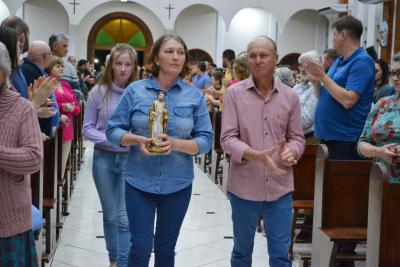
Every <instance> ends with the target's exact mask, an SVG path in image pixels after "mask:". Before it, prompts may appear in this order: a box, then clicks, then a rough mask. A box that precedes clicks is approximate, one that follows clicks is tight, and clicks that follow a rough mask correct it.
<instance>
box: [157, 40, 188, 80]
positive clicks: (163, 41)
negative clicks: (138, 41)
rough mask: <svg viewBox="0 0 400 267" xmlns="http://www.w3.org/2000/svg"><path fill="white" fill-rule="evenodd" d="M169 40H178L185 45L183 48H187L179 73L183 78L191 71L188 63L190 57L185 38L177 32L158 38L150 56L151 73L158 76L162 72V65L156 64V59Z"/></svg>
mask: <svg viewBox="0 0 400 267" xmlns="http://www.w3.org/2000/svg"><path fill="white" fill-rule="evenodd" d="M169 40H175V41H177V42H178V43H180V44H181V45H182V46H183V49H184V50H185V63H184V64H183V68H182V71H181V73H179V77H180V78H183V77H185V75H186V74H187V73H190V68H189V65H188V59H189V55H188V49H187V46H186V44H185V41H183V39H182V38H181V37H180V36H178V35H175V34H164V35H163V36H161V37H160V38H158V39H157V41H156V42H155V43H154V44H153V47H152V48H151V53H150V58H149V63H150V66H151V74H152V75H154V76H156V77H157V76H158V73H159V72H160V67H159V66H158V65H157V64H156V62H155V60H156V57H157V56H158V53H159V52H160V49H161V47H162V46H163V44H164V43H165V42H167V41H169Z"/></svg>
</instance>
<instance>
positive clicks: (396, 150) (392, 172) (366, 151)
mask: <svg viewBox="0 0 400 267" xmlns="http://www.w3.org/2000/svg"><path fill="white" fill-rule="evenodd" d="M390 76H391V78H392V81H393V85H394V88H395V89H396V94H395V95H392V96H387V97H383V98H381V99H380V100H378V102H376V104H375V105H374V107H373V108H372V110H371V111H370V113H369V114H368V118H367V121H366V123H365V126H364V130H363V132H362V134H361V136H360V139H359V141H358V146H357V147H358V153H359V154H360V155H361V156H363V157H366V158H376V159H377V160H378V161H380V162H382V163H383V164H384V165H385V167H386V168H387V170H388V172H389V179H390V181H392V182H396V183H399V182H400V127H399V125H400V115H399V106H400V53H398V54H396V55H394V56H393V65H392V71H391V72H390Z"/></svg>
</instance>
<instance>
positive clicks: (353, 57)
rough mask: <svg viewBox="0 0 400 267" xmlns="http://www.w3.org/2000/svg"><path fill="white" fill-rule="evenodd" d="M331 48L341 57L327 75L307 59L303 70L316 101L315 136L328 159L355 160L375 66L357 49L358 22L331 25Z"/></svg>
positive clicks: (342, 20) (349, 19)
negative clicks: (326, 148)
mask: <svg viewBox="0 0 400 267" xmlns="http://www.w3.org/2000/svg"><path fill="white" fill-rule="evenodd" d="M332 29H333V46H334V48H335V50H336V52H337V53H338V55H340V57H339V58H338V59H337V60H336V61H335V62H334V63H333V65H332V66H331V68H330V69H329V71H328V73H325V70H324V68H323V65H322V64H320V63H318V62H317V61H315V60H313V59H311V58H309V57H306V58H304V60H303V61H302V67H303V68H304V69H305V71H306V72H307V74H308V77H309V78H310V81H311V82H312V84H313V88H314V94H315V96H316V97H317V98H318V103H317V109H316V113H315V136H316V137H317V138H318V139H320V140H321V143H324V144H326V145H327V147H328V150H329V158H330V159H342V160H356V159H360V157H359V156H358V153H357V140H358V137H359V136H360V135H361V132H362V130H363V128H364V124H365V120H366V119H367V115H368V112H369V110H370V109H371V103H372V94H373V91H374V87H375V66H374V62H373V61H372V59H371V57H370V56H369V55H368V54H367V52H365V50H364V49H363V48H362V47H360V38H361V34H362V31H363V26H362V24H361V21H359V20H358V19H356V18H354V17H352V16H346V17H342V18H340V19H339V20H337V21H336V22H335V23H334V24H333V25H332Z"/></svg>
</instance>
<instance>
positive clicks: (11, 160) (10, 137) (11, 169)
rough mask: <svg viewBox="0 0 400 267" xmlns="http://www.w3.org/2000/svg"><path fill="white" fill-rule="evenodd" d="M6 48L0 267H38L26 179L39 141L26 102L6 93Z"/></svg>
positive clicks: (0, 135)
mask: <svg viewBox="0 0 400 267" xmlns="http://www.w3.org/2000/svg"><path fill="white" fill-rule="evenodd" d="M10 73H11V67H10V58H9V55H8V51H7V48H6V47H5V46H4V44H3V43H0V125H1V127H0V266H27V267H33V266H38V261H37V256H36V248H35V239H34V237H33V232H32V215H31V205H32V201H31V199H32V197H31V188H30V181H29V176H27V174H31V173H34V172H36V171H37V170H38V169H39V168H40V163H41V160H42V139H41V134H40V129H39V123H38V120H37V117H36V113H35V111H34V109H33V107H32V106H31V104H30V103H29V101H28V100H25V99H23V98H22V97H21V96H20V95H19V94H17V93H15V92H13V91H11V90H9V81H8V77H9V76H10Z"/></svg>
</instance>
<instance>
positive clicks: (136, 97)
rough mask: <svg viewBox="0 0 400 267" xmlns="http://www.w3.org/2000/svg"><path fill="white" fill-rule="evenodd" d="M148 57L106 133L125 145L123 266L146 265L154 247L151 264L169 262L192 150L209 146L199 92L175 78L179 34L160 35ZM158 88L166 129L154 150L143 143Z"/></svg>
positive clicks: (181, 57)
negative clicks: (144, 73) (146, 72)
mask: <svg viewBox="0 0 400 267" xmlns="http://www.w3.org/2000/svg"><path fill="white" fill-rule="evenodd" d="M149 61H150V63H151V64H152V66H151V73H152V75H151V76H150V77H149V78H147V79H144V80H140V81H136V82H134V83H132V84H131V85H129V87H128V88H127V89H126V92H125V93H124V94H123V96H122V98H121V101H120V103H119V105H118V107H117V109H116V110H115V112H114V114H113V116H112V117H111V119H110V121H109V124H108V128H107V132H106V133H107V138H108V140H109V141H110V142H111V143H113V144H115V145H118V146H126V147H130V151H129V155H128V160H127V164H126V165H125V168H124V170H123V174H124V177H125V179H126V186H125V192H126V193H125V197H126V209H127V213H128V219H129V227H130V231H131V236H132V238H131V241H132V247H131V250H130V254H129V264H128V266H130V267H132V266H134V267H144V266H146V267H147V266H148V264H149V259H150V254H151V252H152V249H153V247H154V253H155V266H157V267H161V266H162V267H172V266H174V258H175V245H176V241H177V239H178V235H179V231H180V228H181V225H182V222H183V219H184V217H185V214H186V211H187V208H188V206H189V201H190V196H191V192H192V182H193V178H194V173H193V158H192V156H193V155H197V154H200V153H205V152H207V151H209V150H210V149H211V144H212V139H213V132H212V129H211V122H210V116H209V114H208V110H207V106H206V102H205V100H204V95H203V94H202V93H201V92H200V90H198V89H196V88H195V87H194V86H192V85H189V84H187V83H185V82H183V81H182V80H181V78H182V77H183V76H184V75H185V73H186V72H187V67H188V66H187V64H188V62H187V61H188V52H187V47H186V44H185V42H184V41H183V40H182V38H180V37H179V36H177V35H171V34H166V35H163V36H161V37H160V38H159V39H158V40H157V41H156V42H155V43H154V45H153V48H152V51H151V54H150V59H149ZM160 92H164V93H165V97H164V101H165V102H166V104H167V107H168V122H167V134H168V135H166V134H163V135H162V138H163V140H164V142H162V143H161V144H159V146H160V148H161V150H162V152H163V153H160V154H157V153H150V152H149V151H148V150H147V145H148V144H149V142H150V140H151V139H150V138H149V112H150V109H151V105H152V103H153V102H154V101H155V100H156V99H157V98H158V95H159V93H160ZM156 215H157V220H156V222H155V216H156ZM154 224H156V227H155V228H154ZM154 229H155V233H154ZM153 244H154V245H153Z"/></svg>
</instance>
